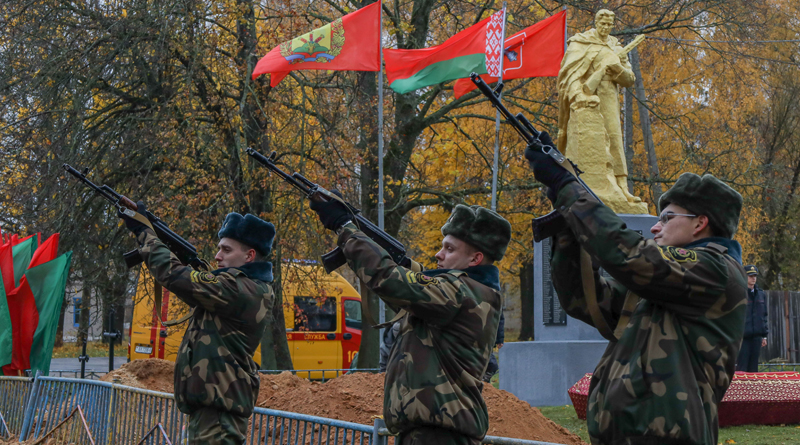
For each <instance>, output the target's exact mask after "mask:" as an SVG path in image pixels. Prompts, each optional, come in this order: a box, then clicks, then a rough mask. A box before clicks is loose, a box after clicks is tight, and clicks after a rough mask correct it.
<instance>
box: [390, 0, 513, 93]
mask: <svg viewBox="0 0 800 445" xmlns="http://www.w3.org/2000/svg"><path fill="white" fill-rule="evenodd" d="M504 27H505V9H502V10H500V11H498V12H496V13H494V14H492V15H491V16H489V17H487V18H485V19H483V20H481V21H480V22H478V23H476V24H475V25H472V26H470V27H469V28H467V29H465V30H464V31H461V32H460V33H458V34H456V35H454V36H453V37H450V38H449V39H447V40H446V41H445V42H444V43H442V44H441V45H439V46H434V47H431V48H423V49H385V50H383V57H384V60H385V62H386V78H387V79H388V81H389V87H391V88H392V89H393V90H394V91H395V92H397V93H400V94H403V93H408V92H410V91H414V90H416V89H419V88H424V87H427V86H430V85H436V84H437V83H442V82H447V81H449V80H455V79H461V78H463V77H469V75H470V74H471V73H473V72H475V73H478V74H489V75H492V76H498V75H499V74H500V51H501V50H502V43H503V40H504V39H503V35H504Z"/></svg>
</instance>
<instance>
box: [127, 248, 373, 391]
mask: <svg viewBox="0 0 800 445" xmlns="http://www.w3.org/2000/svg"><path fill="white" fill-rule="evenodd" d="M281 272H282V279H281V283H282V284H283V315H284V319H285V322H286V337H287V340H288V343H289V350H290V352H291V357H292V363H293V364H294V369H299V370H323V369H328V370H335V369H344V368H349V367H350V365H351V363H352V361H353V358H354V357H355V354H356V353H357V352H358V348H359V346H360V345H361V296H360V295H359V294H358V292H357V291H356V290H355V288H353V286H352V285H350V283H349V282H348V281H347V280H346V279H345V278H344V277H342V276H341V275H339V274H338V273H336V272H333V273H331V274H326V273H325V271H324V269H323V268H322V267H321V266H318V265H315V264H309V262H292V263H284V264H283V265H282V271H281ZM156 292H160V293H161V296H162V297H161V308H160V311H157V309H156V307H155V298H154V296H155V295H156ZM188 311H189V306H188V305H186V304H185V303H184V302H183V301H181V300H180V299H178V298H177V297H175V296H174V295H172V294H171V293H170V292H169V291H167V290H166V289H164V288H162V287H161V286H159V285H157V284H156V283H154V282H153V278H152V277H151V276H150V273H149V272H148V271H147V270H146V269H144V268H143V269H142V271H141V272H140V274H139V280H138V283H137V286H136V296H135V298H134V301H133V319H132V321H131V325H130V330H129V338H130V340H129V343H128V360H129V361H130V360H136V359H143V358H161V359H165V360H170V361H173V362H174V361H175V358H176V357H177V353H178V347H179V346H180V343H181V340H182V339H183V334H184V332H186V323H182V324H179V325H176V326H164V325H163V324H162V321H165V320H176V319H179V318H180V317H182V316H184V315H185V314H187V313H188ZM253 360H255V361H256V363H259V364H260V363H261V347H260V346H259V349H257V350H256V353H255V354H254V355H253ZM306 374H308V375H306ZM298 375H300V376H301V377H308V378H312V379H320V378H323V372H322V371H316V372H310V373H299V374H298ZM335 376H336V372H334V371H329V372H325V375H324V378H331V377H335Z"/></svg>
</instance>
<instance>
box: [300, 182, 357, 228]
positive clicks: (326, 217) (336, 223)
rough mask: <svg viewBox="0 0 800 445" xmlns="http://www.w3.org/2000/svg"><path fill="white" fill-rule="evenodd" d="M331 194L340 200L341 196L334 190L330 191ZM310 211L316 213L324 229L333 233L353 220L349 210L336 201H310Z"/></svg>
mask: <svg viewBox="0 0 800 445" xmlns="http://www.w3.org/2000/svg"><path fill="white" fill-rule="evenodd" d="M331 193H333V194H334V195H336V196H338V197H340V198H342V194H341V193H339V191H338V190H336V189H333V190H331ZM311 210H313V211H315V212H317V216H319V220H320V221H321V222H322V225H323V226H325V228H326V229H328V230H333V231H336V230H338V229H339V228H340V227H342V226H343V225H344V224H345V223H346V222H347V221H350V220H351V219H353V218H354V216H353V214H352V213H351V212H350V209H348V208H347V206H345V205H344V204H343V203H341V202H339V201H338V200H336V199H329V200H327V201H323V200H313V199H312V200H311Z"/></svg>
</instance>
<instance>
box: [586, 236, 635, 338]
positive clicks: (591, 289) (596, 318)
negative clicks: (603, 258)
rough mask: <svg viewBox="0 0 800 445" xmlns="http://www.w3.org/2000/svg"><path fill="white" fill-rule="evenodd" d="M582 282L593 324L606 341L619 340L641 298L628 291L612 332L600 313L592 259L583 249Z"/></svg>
mask: <svg viewBox="0 0 800 445" xmlns="http://www.w3.org/2000/svg"><path fill="white" fill-rule="evenodd" d="M581 281H582V282H583V296H584V298H586V307H587V309H588V310H589V316H590V317H591V318H592V323H594V326H595V327H596V328H597V330H598V331H600V335H602V336H603V338H605V339H606V340H609V341H617V340H619V338H620V337H622V333H623V332H624V331H625V328H626V327H627V326H628V321H629V320H630V319H631V315H633V311H634V309H636V305H637V304H639V300H640V298H639V296H638V295H636V294H635V293H633V292H632V291H630V290H628V293H627V294H625V301H624V303H622V311H621V312H620V317H619V320H618V321H617V325H616V328H615V329H614V330H613V331H612V330H611V328H610V327H609V325H608V323H607V322H606V319H605V317H603V313H602V312H601V311H600V305H599V304H598V303H597V287H596V286H595V282H594V269H593V268H592V257H591V256H590V255H589V253H588V252H586V250H584V249H583V248H581Z"/></svg>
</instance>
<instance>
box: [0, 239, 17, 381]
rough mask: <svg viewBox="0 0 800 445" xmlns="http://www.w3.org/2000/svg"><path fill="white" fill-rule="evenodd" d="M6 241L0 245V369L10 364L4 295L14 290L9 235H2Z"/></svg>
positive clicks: (8, 320)
mask: <svg viewBox="0 0 800 445" xmlns="http://www.w3.org/2000/svg"><path fill="white" fill-rule="evenodd" d="M6 239H8V241H6V242H4V243H3V244H2V245H0V367H2V366H5V365H7V364H9V363H11V352H12V347H11V345H12V331H11V314H10V313H9V311H8V301H7V300H6V294H8V293H9V292H11V291H12V290H14V256H13V255H12V252H11V250H12V246H11V235H10V234H9V235H8V236H6V235H5V234H4V235H3V240H4V241H5V240H6ZM0 374H2V373H0Z"/></svg>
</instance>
